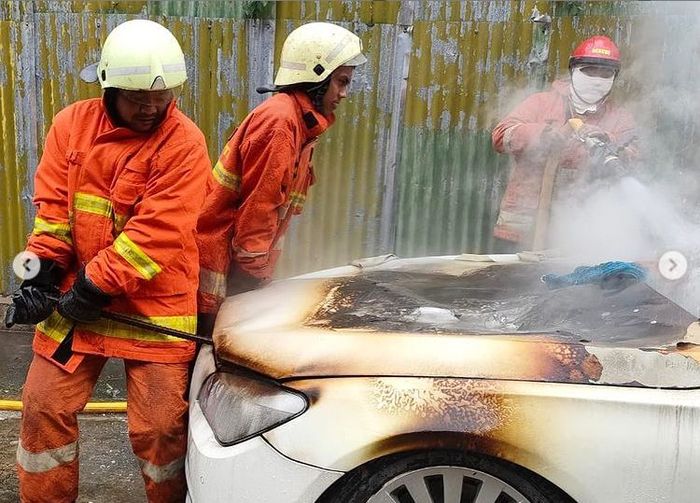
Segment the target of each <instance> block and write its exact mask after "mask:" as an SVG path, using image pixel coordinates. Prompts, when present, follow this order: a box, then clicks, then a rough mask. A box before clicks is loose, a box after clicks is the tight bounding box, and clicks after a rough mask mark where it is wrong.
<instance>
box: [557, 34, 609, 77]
mask: <svg viewBox="0 0 700 503" xmlns="http://www.w3.org/2000/svg"><path fill="white" fill-rule="evenodd" d="M586 64H589V65H601V66H609V67H612V68H614V69H615V70H619V69H620V49H618V48H617V46H616V45H615V43H614V42H613V41H612V40H610V39H609V38H608V37H606V36H604V35H596V36H595V37H591V38H589V39H588V40H584V41H583V42H581V43H580V44H579V45H578V47H576V49H574V52H572V53H571V57H570V58H569V69H571V68H573V67H574V66H575V65H586Z"/></svg>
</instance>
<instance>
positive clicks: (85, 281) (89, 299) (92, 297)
mask: <svg viewBox="0 0 700 503" xmlns="http://www.w3.org/2000/svg"><path fill="white" fill-rule="evenodd" d="M111 300H112V298H111V297H110V296H109V295H107V294H106V293H104V292H103V291H102V290H100V289H99V288H98V287H97V285H95V284H94V283H93V282H92V281H90V278H88V277H87V276H86V275H85V269H81V270H80V271H78V277H77V278H76V280H75V282H74V283H73V286H71V288H70V290H68V291H67V292H66V293H64V294H63V295H62V296H61V298H60V299H59V300H58V307H57V310H58V313H59V314H60V315H61V316H63V317H65V318H68V319H71V320H73V321H77V322H78V323H94V322H96V321H97V320H98V319H99V318H100V315H101V314H102V309H103V308H105V307H107V306H108V305H109V303H110V302H111Z"/></svg>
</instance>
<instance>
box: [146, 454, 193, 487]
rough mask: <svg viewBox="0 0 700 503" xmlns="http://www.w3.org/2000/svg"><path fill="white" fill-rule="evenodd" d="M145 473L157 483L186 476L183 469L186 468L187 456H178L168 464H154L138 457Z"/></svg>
mask: <svg viewBox="0 0 700 503" xmlns="http://www.w3.org/2000/svg"><path fill="white" fill-rule="evenodd" d="M136 459H137V460H138V462H139V466H140V467H141V471H142V472H143V474H144V475H146V476H148V478H149V479H151V480H152V481H153V482H155V483H156V484H160V483H161V482H165V481H166V480H171V479H174V478H177V477H180V476H183V477H184V475H185V474H184V472H183V469H184V468H185V457H184V456H183V457H181V458H177V459H176V460H175V461H171V462H170V463H168V464H167V465H161V466H159V465H154V464H153V463H151V462H149V461H146V460H145V459H142V458H138V457H137V458H136Z"/></svg>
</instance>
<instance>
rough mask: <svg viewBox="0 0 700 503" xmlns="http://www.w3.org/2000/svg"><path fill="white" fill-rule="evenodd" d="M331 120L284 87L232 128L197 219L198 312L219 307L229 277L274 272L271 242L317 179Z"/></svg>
mask: <svg viewBox="0 0 700 503" xmlns="http://www.w3.org/2000/svg"><path fill="white" fill-rule="evenodd" d="M333 120H334V117H333V116H330V117H325V116H324V115H322V114H321V113H319V112H317V111H316V110H315V109H314V107H313V104H312V103H311V99H310V98H309V96H308V95H307V94H306V93H305V92H303V91H293V92H288V93H287V92H281V93H279V94H276V95H274V96H272V97H271V98H269V99H267V100H266V101H264V102H263V103H262V104H261V105H259V106H258V107H257V108H255V109H254V110H253V111H252V112H251V113H250V114H249V115H248V116H247V117H246V118H245V120H244V121H243V123H242V124H241V125H240V126H239V127H238V128H237V129H236V131H234V133H233V135H232V136H231V138H230V139H229V140H228V142H227V143H226V146H225V147H224V149H223V152H222V153H221V156H220V157H219V160H218V162H217V163H216V165H215V166H214V170H213V172H212V174H213V179H212V180H210V182H209V187H208V190H207V192H208V195H207V199H206V202H205V204H204V209H203V211H202V215H201V217H200V219H199V222H198V224H197V244H198V246H199V251H200V266H201V268H200V277H199V280H200V281H199V296H198V308H199V310H200V312H203V313H215V312H216V311H217V310H218V307H219V305H220V304H221V302H222V301H223V299H224V298H225V296H226V284H227V282H228V283H229V284H230V283H234V282H236V281H237V278H241V277H246V276H247V277H252V278H257V279H260V280H267V279H269V278H270V277H271V276H272V273H273V272H274V267H275V262H276V259H277V257H278V256H279V250H278V249H276V245H277V243H278V242H279V240H280V238H281V237H282V236H283V235H284V233H285V231H286V230H287V227H288V226H289V222H290V219H291V217H292V216H293V215H297V214H299V213H301V212H302V209H303V207H304V201H305V200H306V194H307V191H308V190H309V187H310V186H311V185H312V184H313V183H314V173H313V169H312V167H311V155H312V152H313V148H314V145H315V143H316V140H317V137H318V136H319V135H320V134H321V133H323V132H324V131H325V130H326V129H327V128H328V127H330V125H331V124H332V123H333Z"/></svg>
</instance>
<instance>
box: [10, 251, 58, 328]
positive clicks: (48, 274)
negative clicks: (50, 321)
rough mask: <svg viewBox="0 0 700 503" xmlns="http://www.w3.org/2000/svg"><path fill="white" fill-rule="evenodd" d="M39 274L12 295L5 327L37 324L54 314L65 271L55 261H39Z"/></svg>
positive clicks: (26, 281) (25, 281)
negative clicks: (59, 287)
mask: <svg viewBox="0 0 700 503" xmlns="http://www.w3.org/2000/svg"><path fill="white" fill-rule="evenodd" d="M39 262H40V264H41V266H40V268H39V273H38V274H37V275H36V276H35V277H33V278H31V279H26V280H24V281H23V282H22V284H21V285H20V287H19V290H17V291H16V292H15V293H14V294H13V295H12V304H11V305H10V306H9V307H8V308H7V311H6V312H5V327H6V328H10V327H11V326H13V325H15V324H36V323H39V322H41V321H44V320H45V319H46V318H48V317H49V315H50V314H51V313H52V312H53V310H54V308H55V307H56V303H57V301H58V297H59V296H60V294H61V292H60V291H59V290H58V287H57V286H56V285H57V284H58V282H59V281H60V280H61V276H62V275H63V271H61V269H60V268H59V267H58V266H57V265H56V263H55V262H54V261H53V260H48V259H39Z"/></svg>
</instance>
